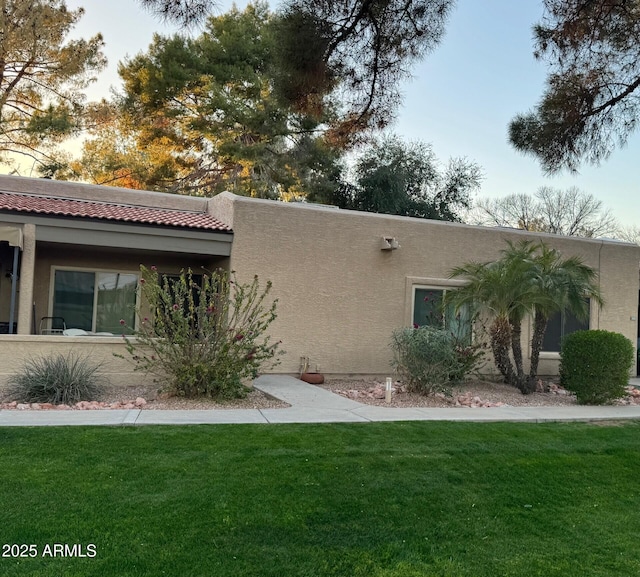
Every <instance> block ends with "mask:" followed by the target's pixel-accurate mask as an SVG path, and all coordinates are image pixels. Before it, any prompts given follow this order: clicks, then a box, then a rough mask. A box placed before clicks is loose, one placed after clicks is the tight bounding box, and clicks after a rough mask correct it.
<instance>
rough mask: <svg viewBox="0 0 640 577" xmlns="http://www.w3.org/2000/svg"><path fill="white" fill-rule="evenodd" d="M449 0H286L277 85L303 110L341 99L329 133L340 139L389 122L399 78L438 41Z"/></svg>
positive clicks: (279, 37)
mask: <svg viewBox="0 0 640 577" xmlns="http://www.w3.org/2000/svg"><path fill="white" fill-rule="evenodd" d="M452 5H453V2H452V0H339V1H334V2H327V1H325V0H288V1H286V2H285V4H284V7H283V9H282V10H281V11H280V13H279V19H278V23H277V26H276V29H275V30H276V36H277V40H278V42H277V43H276V58H277V62H278V69H279V70H280V73H279V74H278V75H277V76H276V88H277V91H278V93H279V94H280V96H281V97H283V98H284V99H285V101H286V102H288V103H289V104H291V105H293V106H294V108H295V109H297V110H299V111H302V112H304V113H305V114H316V115H318V114H322V113H324V112H325V109H326V107H329V108H332V107H335V106H338V108H339V115H338V116H337V117H336V118H335V120H334V122H332V123H331V126H330V129H329V133H328V136H329V137H330V138H331V139H332V140H333V141H335V142H338V143H340V144H341V145H348V144H351V143H353V142H356V141H357V139H358V137H359V135H360V133H361V132H362V131H366V130H369V129H372V128H373V129H380V128H384V127H385V126H387V125H388V123H389V122H390V121H391V119H392V118H393V112H394V110H395V108H396V107H397V104H398V102H399V100H400V94H399V86H398V85H399V82H400V81H401V80H402V79H404V78H406V77H407V76H408V75H409V70H410V67H411V64H412V63H413V62H415V61H416V60H417V59H419V58H420V57H422V56H423V55H424V54H425V53H427V52H429V51H431V50H433V48H434V47H435V46H437V44H438V43H439V42H440V40H441V39H442V36H443V34H444V29H445V23H446V20H447V16H448V14H449V12H450V10H451V7H452ZM336 97H337V98H336ZM336 102H337V104H336Z"/></svg>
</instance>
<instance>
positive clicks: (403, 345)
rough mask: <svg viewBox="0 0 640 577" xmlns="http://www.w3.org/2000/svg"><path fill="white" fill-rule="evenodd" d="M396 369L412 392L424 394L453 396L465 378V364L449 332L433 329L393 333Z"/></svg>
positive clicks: (410, 329)
mask: <svg viewBox="0 0 640 577" xmlns="http://www.w3.org/2000/svg"><path fill="white" fill-rule="evenodd" d="M391 347H392V349H393V352H394V358H393V361H392V366H393V368H394V369H395V370H396V371H397V372H398V374H399V376H400V378H401V379H402V380H403V381H404V382H405V383H406V385H407V388H408V389H409V390H410V391H415V392H418V393H422V394H425V395H428V394H431V393H436V392H444V393H447V394H448V393H450V391H451V386H452V385H453V384H455V383H457V382H458V381H459V380H461V379H462V378H463V377H464V373H465V364H464V363H463V362H462V360H461V359H460V358H459V354H458V352H457V351H456V342H455V339H454V337H453V336H452V335H451V333H450V332H448V331H446V330H444V329H440V328H436V327H430V326H422V327H418V328H403V329H397V330H395V331H394V332H393V336H392V341H391Z"/></svg>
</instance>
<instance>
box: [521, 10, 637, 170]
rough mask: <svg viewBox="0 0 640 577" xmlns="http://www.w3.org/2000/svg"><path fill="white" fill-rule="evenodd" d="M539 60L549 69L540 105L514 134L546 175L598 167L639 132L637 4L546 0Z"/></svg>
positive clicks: (539, 32) (538, 29) (537, 35)
mask: <svg viewBox="0 0 640 577" xmlns="http://www.w3.org/2000/svg"><path fill="white" fill-rule="evenodd" d="M544 7H545V16H544V18H543V21H542V22H541V23H540V24H539V25H537V26H536V27H535V28H534V35H535V42H536V50H535V55H536V57H537V58H539V59H544V60H546V61H547V62H548V65H549V76H548V79H547V87H546V90H545V92H544V94H543V96H542V99H541V101H540V103H539V104H538V105H537V106H536V107H535V108H534V109H533V111H531V112H529V113H527V114H521V115H519V116H517V117H516V118H515V119H514V120H513V121H512V122H511V125H510V128H509V135H510V140H511V142H512V144H513V145H514V146H515V147H516V149H518V150H520V151H522V152H524V153H527V154H532V155H534V156H535V157H536V158H537V159H538V160H539V161H540V164H541V165H542V168H543V169H544V170H545V171H546V172H547V173H554V172H558V171H560V170H562V169H565V168H566V169H569V170H572V171H575V170H576V169H577V168H578V166H579V165H580V163H581V162H582V161H586V162H589V163H591V164H598V163H600V162H601V161H602V160H604V159H606V158H607V157H608V156H609V154H610V153H611V152H612V151H613V149H614V148H615V147H616V146H617V145H623V144H624V143H625V142H626V140H627V138H628V136H629V134H630V133H631V132H632V131H633V130H634V129H635V128H636V125H637V119H638V115H639V113H640V98H639V94H640V92H639V89H640V10H639V9H638V2H637V0H544Z"/></svg>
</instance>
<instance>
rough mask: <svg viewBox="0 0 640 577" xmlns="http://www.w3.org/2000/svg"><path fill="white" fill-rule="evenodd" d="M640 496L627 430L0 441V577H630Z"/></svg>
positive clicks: (636, 553)
mask: <svg viewBox="0 0 640 577" xmlns="http://www.w3.org/2000/svg"><path fill="white" fill-rule="evenodd" d="M639 483H640V424H637V423H629V424H625V425H619V424H615V423H613V424H609V425H593V424H549V425H526V424H471V423H461V424H455V423H392V424H384V423H376V424H354V425H282V426H277V425H265V426H261V425H246V426H245V425H242V426H201V427H136V428H72V427H69V428H39V429H23V428H0V535H1V536H2V537H1V538H0V545H1V544H3V543H6V544H22V543H25V544H35V545H36V547H37V549H38V556H37V557H34V558H6V557H5V558H2V557H0V575H1V576H5V575H7V576H12V577H14V576H15V577H19V576H26V575H28V576H30V577H33V576H36V577H48V576H51V577H54V576H55V577H59V576H62V575H64V576H65V577H73V576H82V577H87V576H110V577H111V576H118V577H128V576H149V577H159V576H163V575H166V576H169V577H191V576H203V577H218V576H219V577H231V576H245V575H246V576H273V577H276V576H277V577H297V576H300V577H302V576H339V577H342V576H345V577H417V576H428V577H458V576H465V577H466V576H469V577H483V576H487V577H489V576H491V577H500V576H542V577H553V576H558V577H560V576H562V577H567V576H572V575H580V576H581V577H596V576H598V577H617V576H624V577H627V576H635V575H640V547H638V543H639V542H640V541H639V538H640V513H639V511H640V491H639V490H638V484H639ZM54 543H60V544H69V545H72V544H74V543H78V544H82V545H84V546H85V547H86V545H88V544H95V546H96V550H97V554H96V556H95V557H93V558H51V557H42V552H43V550H44V548H45V546H46V545H47V544H49V545H51V544H54Z"/></svg>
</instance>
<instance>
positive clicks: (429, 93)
mask: <svg viewBox="0 0 640 577" xmlns="http://www.w3.org/2000/svg"><path fill="white" fill-rule="evenodd" d="M236 4H237V5H238V7H240V8H242V7H243V6H245V5H246V4H247V2H246V1H245V0H240V1H238V2H236ZM231 5H232V3H231V2H229V1H227V0H219V1H218V10H217V11H218V12H224V11H225V10H227V9H229V8H230V7H231ZM67 6H68V7H70V8H77V7H79V6H82V7H84V9H85V14H84V16H83V18H82V20H81V21H80V23H79V24H78V26H77V27H76V34H77V35H79V36H83V37H88V36H93V35H94V34H96V33H98V32H100V33H101V34H102V35H103V38H104V41H105V43H106V48H105V53H106V56H107V58H108V59H109V67H108V69H107V70H106V71H105V72H103V73H102V74H101V75H100V78H99V80H98V82H97V83H96V84H94V85H93V86H92V87H91V88H90V90H89V92H88V96H89V98H90V99H99V98H101V97H108V95H109V91H110V90H111V89H116V90H117V89H119V87H120V82H119V77H118V75H117V66H118V62H120V61H122V60H123V59H125V58H127V57H132V56H135V55H136V54H137V53H139V52H143V51H145V50H146V49H147V48H148V46H149V44H150V42H151V40H152V38H153V34H154V33H159V34H172V33H174V32H176V31H178V30H177V28H175V27H173V26H169V25H166V24H163V23H161V22H160V21H158V20H157V19H156V18H154V17H153V16H152V15H151V14H150V13H148V12H146V11H145V10H144V9H143V8H141V7H140V5H139V4H138V3H137V2H136V1H135V0H110V1H109V2H103V1H102V0H67ZM270 6H271V7H272V8H276V7H277V3H271V4H270ZM542 14H543V11H542V1H541V0H517V1H514V0H457V2H456V6H455V8H454V10H453V11H452V13H451V16H450V19H449V22H448V25H447V32H446V35H445V37H444V39H443V41H442V42H441V44H440V45H439V46H438V47H437V48H436V49H435V50H434V51H433V52H432V53H431V54H429V55H427V56H426V57H425V58H424V59H423V60H422V61H421V62H420V63H418V64H417V65H416V66H415V67H414V68H413V71H412V72H413V76H412V78H411V79H409V80H407V81H406V82H404V83H403V85H402V87H401V89H402V94H403V105H402V107H401V108H400V110H399V111H398V113H397V115H396V116H397V117H396V121H395V122H394V123H393V124H392V126H391V131H392V132H394V133H395V134H397V135H399V136H400V137H402V138H404V139H406V140H412V141H422V142H426V143H430V144H431V145H432V147H433V150H434V152H435V154H436V156H437V157H438V158H439V159H440V160H441V162H443V163H444V162H446V161H447V160H448V159H449V158H451V157H465V158H467V159H468V160H471V161H474V162H476V163H478V164H479V165H480V166H481V167H482V169H483V172H484V180H483V183H482V188H481V190H480V192H479V193H478V195H477V196H481V197H501V196H506V195H507V194H512V193H527V194H533V193H535V191H536V190H537V189H538V188H540V187H541V186H552V187H555V188H561V189H566V188H569V187H572V186H576V187H578V188H579V189H580V190H582V191H584V192H586V193H590V194H593V195H594V196H595V197H597V198H598V199H600V200H602V201H603V203H604V205H605V207H607V208H609V209H611V211H612V212H613V214H614V215H615V216H616V218H617V219H618V220H619V221H620V222H621V224H623V225H627V226H630V225H633V224H635V223H636V222H638V219H637V218H636V215H638V214H640V194H638V189H637V185H638V184H639V183H640V163H639V162H638V160H637V159H638V156H639V154H640V134H636V135H634V136H632V138H630V139H629V142H628V144H627V146H626V147H625V148H623V149H618V150H616V151H615V152H614V153H613V154H612V155H611V157H610V158H609V159H608V160H606V161H605V162H603V163H602V164H601V165H600V166H599V167H592V166H588V165H585V166H583V167H582V169H581V170H580V172H579V174H577V175H572V174H569V173H562V174H560V175H557V176H554V177H547V176H545V175H544V174H543V172H542V171H541V169H540V167H539V165H538V163H537V161H536V160H535V159H534V158H532V157H529V156H523V155H522V154H520V153H518V152H517V151H516V150H515V149H513V148H512V147H511V146H510V145H509V143H508V137H507V129H508V124H509V121H510V120H511V119H512V118H513V117H514V116H515V115H516V114H518V113H522V112H526V111H528V110H529V109H531V108H532V107H533V106H535V104H536V103H537V102H538V100H539V99H540V98H541V96H542V93H543V89H544V81H545V77H546V68H545V65H544V63H543V62H538V61H536V60H535V59H534V57H533V42H532V27H533V25H534V24H535V23H536V22H538V21H539V20H540V18H541V17H542ZM192 33H197V31H195V32H192Z"/></svg>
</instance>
